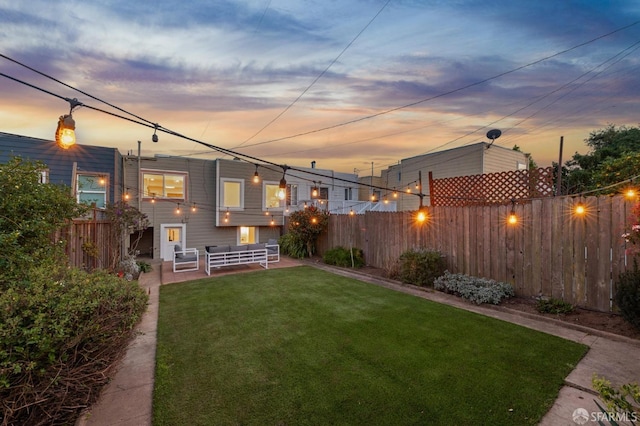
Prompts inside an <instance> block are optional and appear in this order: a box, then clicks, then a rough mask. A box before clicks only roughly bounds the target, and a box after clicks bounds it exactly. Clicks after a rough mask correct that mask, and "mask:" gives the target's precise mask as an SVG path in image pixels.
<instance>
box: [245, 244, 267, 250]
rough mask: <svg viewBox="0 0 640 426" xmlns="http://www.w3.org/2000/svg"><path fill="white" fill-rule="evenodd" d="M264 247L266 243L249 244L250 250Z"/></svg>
mask: <svg viewBox="0 0 640 426" xmlns="http://www.w3.org/2000/svg"><path fill="white" fill-rule="evenodd" d="M263 248H264V244H249V246H248V250H260V249H263Z"/></svg>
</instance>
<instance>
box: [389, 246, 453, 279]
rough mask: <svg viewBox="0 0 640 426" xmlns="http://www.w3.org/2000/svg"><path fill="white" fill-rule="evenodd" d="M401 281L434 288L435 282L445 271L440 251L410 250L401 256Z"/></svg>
mask: <svg viewBox="0 0 640 426" xmlns="http://www.w3.org/2000/svg"><path fill="white" fill-rule="evenodd" d="M399 269H400V276H399V278H400V281H402V282H403V283H407V284H415V285H419V286H432V285H433V280H435V279H436V278H438V277H439V276H441V275H442V274H443V273H444V271H445V269H446V265H445V261H444V257H443V256H442V254H441V253H440V252H439V251H430V250H408V251H406V252H404V253H402V254H401V255H400V268H399Z"/></svg>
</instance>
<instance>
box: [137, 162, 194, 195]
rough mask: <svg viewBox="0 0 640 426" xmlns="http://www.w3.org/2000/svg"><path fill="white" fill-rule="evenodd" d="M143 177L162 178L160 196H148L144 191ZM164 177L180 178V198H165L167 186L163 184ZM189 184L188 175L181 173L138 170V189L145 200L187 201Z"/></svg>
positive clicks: (175, 171)
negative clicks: (155, 176)
mask: <svg viewBox="0 0 640 426" xmlns="http://www.w3.org/2000/svg"><path fill="white" fill-rule="evenodd" d="M144 175H160V176H162V191H163V193H162V194H155V193H153V194H149V193H147V191H146V190H145V184H144ZM166 176H182V179H183V180H182V197H167V195H166V192H167V186H166V184H165V178H166ZM188 182H189V173H187V172H181V171H177V170H154V169H142V170H140V187H141V188H142V198H143V199H145V200H151V199H156V200H176V201H185V200H187V184H188Z"/></svg>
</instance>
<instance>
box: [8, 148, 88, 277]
mask: <svg viewBox="0 0 640 426" xmlns="http://www.w3.org/2000/svg"><path fill="white" fill-rule="evenodd" d="M46 169H47V167H46V166H45V165H44V164H43V163H41V162H32V161H27V160H23V159H22V158H21V157H13V158H11V160H9V161H8V162H7V163H5V164H0V247H2V251H3V256H2V257H0V288H2V287H4V286H5V284H7V283H10V282H14V281H25V280H27V277H28V273H29V270H30V269H31V268H32V267H33V266H38V265H42V264H46V263H47V262H52V263H54V264H55V263H58V262H65V263H66V260H65V259H64V256H65V255H64V250H63V249H64V247H63V245H62V243H61V242H54V241H53V239H52V236H53V233H54V232H55V231H56V230H58V229H60V227H61V226H63V225H64V224H65V223H66V222H67V221H69V220H71V219H73V218H74V217H78V216H81V215H82V214H83V213H84V212H85V211H86V207H85V206H83V205H79V204H78V203H77V202H76V200H75V198H74V197H73V196H72V195H71V192H70V191H69V188H68V187H66V186H63V185H54V184H50V183H41V182H40V176H41V172H42V171H43V170H46ZM52 263H49V264H52Z"/></svg>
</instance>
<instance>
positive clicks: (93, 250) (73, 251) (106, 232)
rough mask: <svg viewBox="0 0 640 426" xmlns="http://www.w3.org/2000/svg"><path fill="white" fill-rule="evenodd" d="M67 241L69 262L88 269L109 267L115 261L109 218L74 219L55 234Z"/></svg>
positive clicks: (58, 238) (57, 238)
mask: <svg viewBox="0 0 640 426" xmlns="http://www.w3.org/2000/svg"><path fill="white" fill-rule="evenodd" d="M54 238H55V240H56V241H63V242H64V243H65V250H66V253H67V256H69V263H70V265H71V266H73V267H78V268H82V269H86V270H89V271H91V270H94V269H108V268H109V267H110V265H111V263H112V262H113V256H114V255H115V253H114V252H113V248H114V247H115V244H114V243H113V242H112V239H113V236H112V233H111V222H110V221H107V220H74V221H73V223H72V224H70V225H69V226H66V227H64V228H62V229H60V230H59V231H58V232H57V233H56V234H55V236H54Z"/></svg>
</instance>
